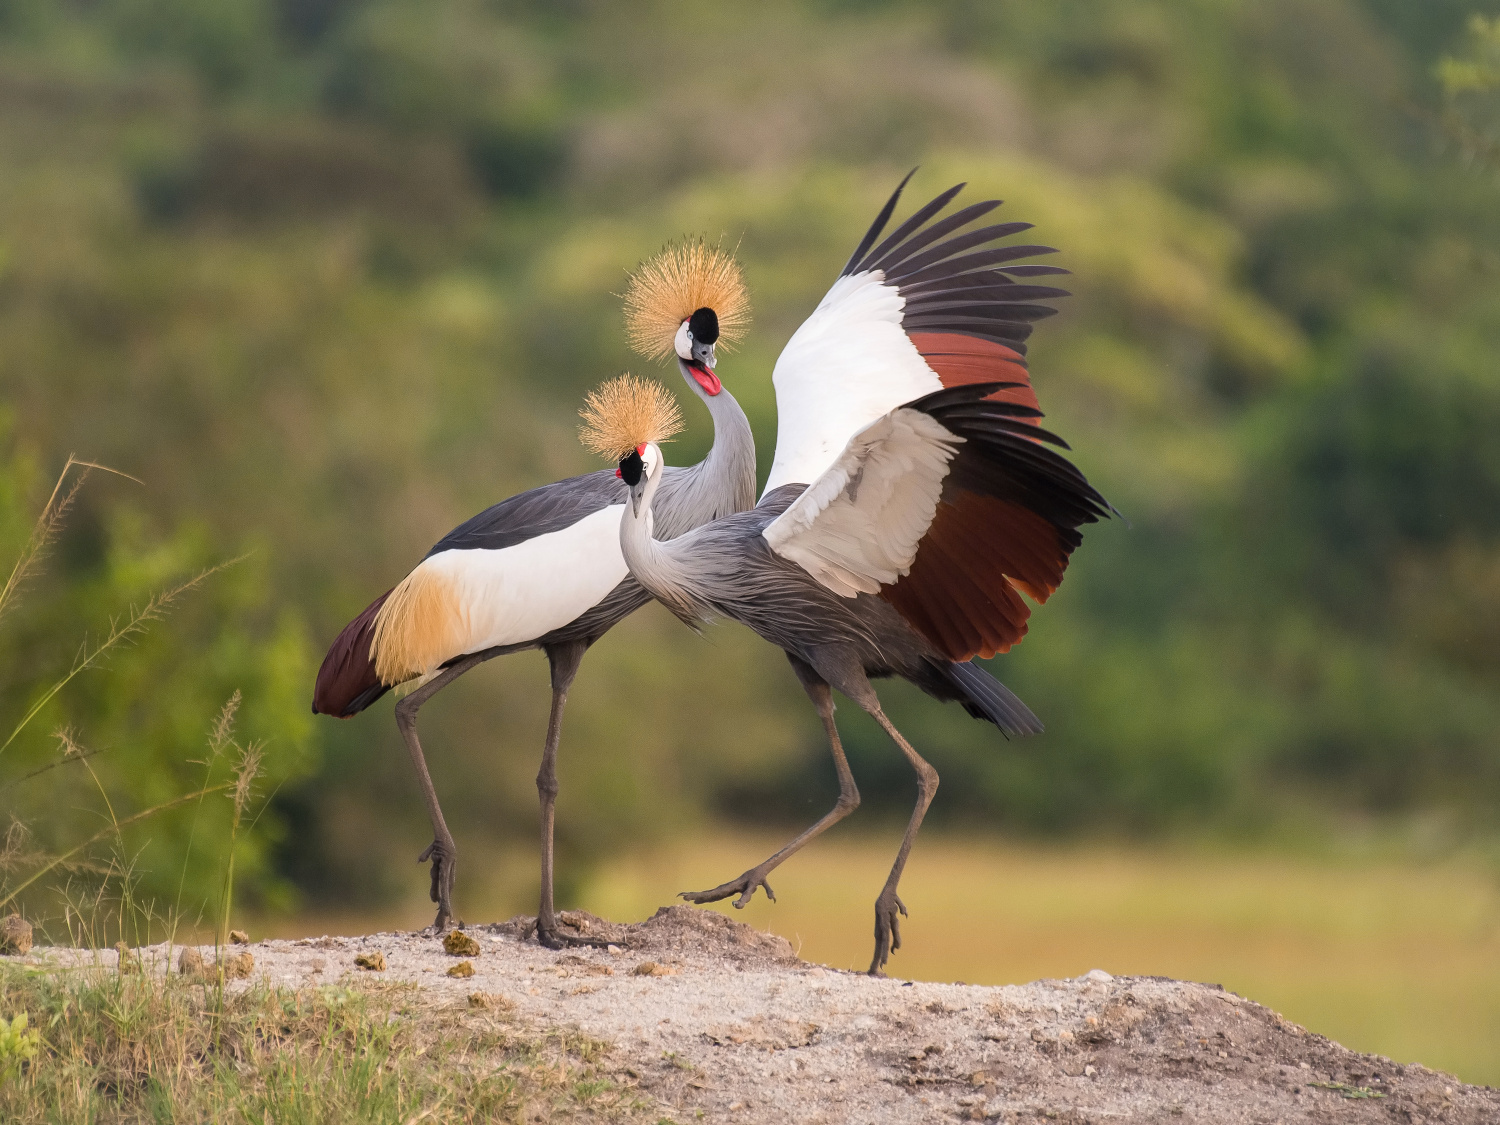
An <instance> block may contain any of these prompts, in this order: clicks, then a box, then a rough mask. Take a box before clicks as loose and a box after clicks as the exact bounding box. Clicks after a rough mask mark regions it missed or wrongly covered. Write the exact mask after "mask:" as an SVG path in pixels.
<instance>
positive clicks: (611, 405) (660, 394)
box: [578, 372, 682, 461]
mask: <svg viewBox="0 0 1500 1125" xmlns="http://www.w3.org/2000/svg"><path fill="white" fill-rule="evenodd" d="M579 415H580V417H582V418H583V425H582V426H580V427H579V430H578V439H579V441H581V442H583V445H584V448H585V449H588V450H589V451H590V452H593V453H597V454H599V456H601V457H605V458H608V459H609V460H611V461H617V460H619V459H620V458H621V457H624V456H625V455H626V454H628V453H629V452H630V451H631V450H632V449H635V448H636V447H638V446H641V445H645V444H646V443H647V442H648V441H654V442H663V441H667V440H669V439H670V438H672V436H673V435H675V434H677V433H679V432H680V431H681V430H682V411H681V410H679V409H678V407H677V400H676V399H675V398H673V397H672V393H671V392H670V391H668V390H667V388H666V387H664V386H662V385H661V384H660V383H658V382H657V381H656V380H655V379H641V378H638V377H637V376H635V375H631V374H629V373H628V372H627V373H626V374H624V375H620V376H617V377H616V378H614V379H611V380H609V382H607V383H602V384H600V385H599V386H598V387H597V388H595V389H594V390H592V391H590V392H589V393H588V397H587V398H585V399H584V405H583V409H582V410H581V411H579Z"/></svg>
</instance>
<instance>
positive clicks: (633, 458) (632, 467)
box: [620, 449, 646, 488]
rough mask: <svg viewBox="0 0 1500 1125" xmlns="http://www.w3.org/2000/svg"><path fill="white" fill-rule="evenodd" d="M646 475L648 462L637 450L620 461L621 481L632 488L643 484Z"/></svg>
mask: <svg viewBox="0 0 1500 1125" xmlns="http://www.w3.org/2000/svg"><path fill="white" fill-rule="evenodd" d="M645 474H646V462H645V461H643V460H642V459H641V455H640V454H639V453H637V452H636V451H635V450H633V449H632V450H631V451H630V453H629V454H628V455H627V456H625V457H622V458H621V459H620V479H621V480H622V481H624V482H625V483H626V485H627V486H629V487H630V488H634V487H635V486H636V485H638V484H640V483H641V477H643V476H645Z"/></svg>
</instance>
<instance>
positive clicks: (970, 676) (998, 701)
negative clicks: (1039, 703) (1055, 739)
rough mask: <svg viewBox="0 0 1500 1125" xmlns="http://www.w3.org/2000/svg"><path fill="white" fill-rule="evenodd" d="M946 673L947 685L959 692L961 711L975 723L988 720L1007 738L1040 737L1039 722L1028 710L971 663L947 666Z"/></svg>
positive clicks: (1005, 688) (986, 673)
mask: <svg viewBox="0 0 1500 1125" xmlns="http://www.w3.org/2000/svg"><path fill="white" fill-rule="evenodd" d="M946 670H947V673H948V680H949V682H950V683H952V684H953V685H954V686H955V687H957V688H958V690H959V694H960V700H961V701H962V703H963V705H964V710H966V711H968V712H969V714H971V715H973V716H974V717H975V718H976V719H988V720H989V721H990V722H992V723H994V724H995V725H996V726H997V727H999V728H1000V730H1001V731H1002V732H1004V733H1005V734H1006V735H1007V736H1014V737H1017V738H1020V737H1022V736H1023V735H1028V734H1041V733H1042V730H1043V727H1042V721H1041V720H1040V719H1038V718H1037V717H1036V716H1035V715H1033V714H1032V713H1031V708H1030V707H1027V706H1026V704H1024V703H1022V702H1021V701H1020V700H1019V699H1018V698H1016V694H1015V693H1014V692H1013V691H1011V690H1010V688H1008V687H1006V686H1005V685H1004V684H1002V683H1001V682H1000V681H999V680H997V679H995V677H994V676H992V675H990V674H989V673H988V672H986V671H985V670H984V669H983V668H981V667H979V665H977V664H975V663H974V662H973V661H965V662H964V663H962V664H950V665H948V667H947V669H946Z"/></svg>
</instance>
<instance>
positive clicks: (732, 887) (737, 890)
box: [677, 867, 776, 910]
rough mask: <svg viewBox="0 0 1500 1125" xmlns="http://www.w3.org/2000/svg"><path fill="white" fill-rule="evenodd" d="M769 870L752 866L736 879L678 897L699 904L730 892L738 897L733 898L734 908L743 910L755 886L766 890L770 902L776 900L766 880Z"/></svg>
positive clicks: (722, 897)
mask: <svg viewBox="0 0 1500 1125" xmlns="http://www.w3.org/2000/svg"><path fill="white" fill-rule="evenodd" d="M769 874H770V872H769V871H763V870H761V869H760V868H759V867H752V868H751V869H750V870H749V871H746V872H745V873H744V874H743V875H741V876H740V877H739V878H738V879H731V880H730V881H729V882H727V883H721V884H719V886H717V887H715V888H714V889H713V890H711V891H683V892H682V893H681V894H680V895H678V896H677V897H678V898H681V899H686V900H687V901H688V902H691V903H695V904H697V905H699V906H701V905H702V904H703V903H705V902H718V901H719V900H720V899H725V898H728V897H729V896H730V895H732V894H738V895H739V896H740V897H739V898H737V899H735V900H734V908H735V909H736V910H743V909H744V908H745V906H746V904H747V903H749V901H750V900H751V899H753V898H754V897H755V891H756V888H757V887H758V888H760V889H761V890H763V891H765V892H766V897H767V898H768V899H770V900H771V901H772V902H775V901H776V892H775V891H773V890H771V884H770V883H768V882H766V877H767V876H768V875H769Z"/></svg>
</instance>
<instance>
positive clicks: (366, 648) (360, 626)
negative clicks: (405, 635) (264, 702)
mask: <svg viewBox="0 0 1500 1125" xmlns="http://www.w3.org/2000/svg"><path fill="white" fill-rule="evenodd" d="M392 589H394V587H392ZM390 596H391V591H390V590H387V591H386V592H385V593H383V594H381V595H380V597H378V598H376V599H375V600H374V601H373V602H371V603H370V604H369V605H368V606H366V607H365V608H364V610H363V611H361V613H360V615H359V616H358V617H356V618H355V619H354V620H353V621H351V622H349V624H347V625H345V626H344V630H343V632H341V633H340V634H339V635H338V637H336V638H335V639H334V642H333V644H332V645H330V646H329V648H328V655H327V656H325V657H324V658H323V666H322V667H321V668H319V669H318V680H317V683H316V685H315V686H314V687H313V705H312V709H313V713H314V714H316V715H332V716H333V717H334V718H336V719H348V718H352V717H353V716H355V715H357V714H359V712H361V711H363V710H364V709H365V708H366V707H368V706H369V705H370V704H371V703H374V702H375V700H377V699H379V698H380V697H381V696H382V695H384V694H385V693H386V691H387V690H388V687H387V685H385V684H382V683H381V682H380V677H379V676H377V675H376V674H375V663H374V661H372V660H371V659H370V638H371V636H372V635H373V633H374V631H375V615H376V614H377V613H379V612H380V607H381V606H383V605H384V604H385V599H386V598H388V597H390Z"/></svg>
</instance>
